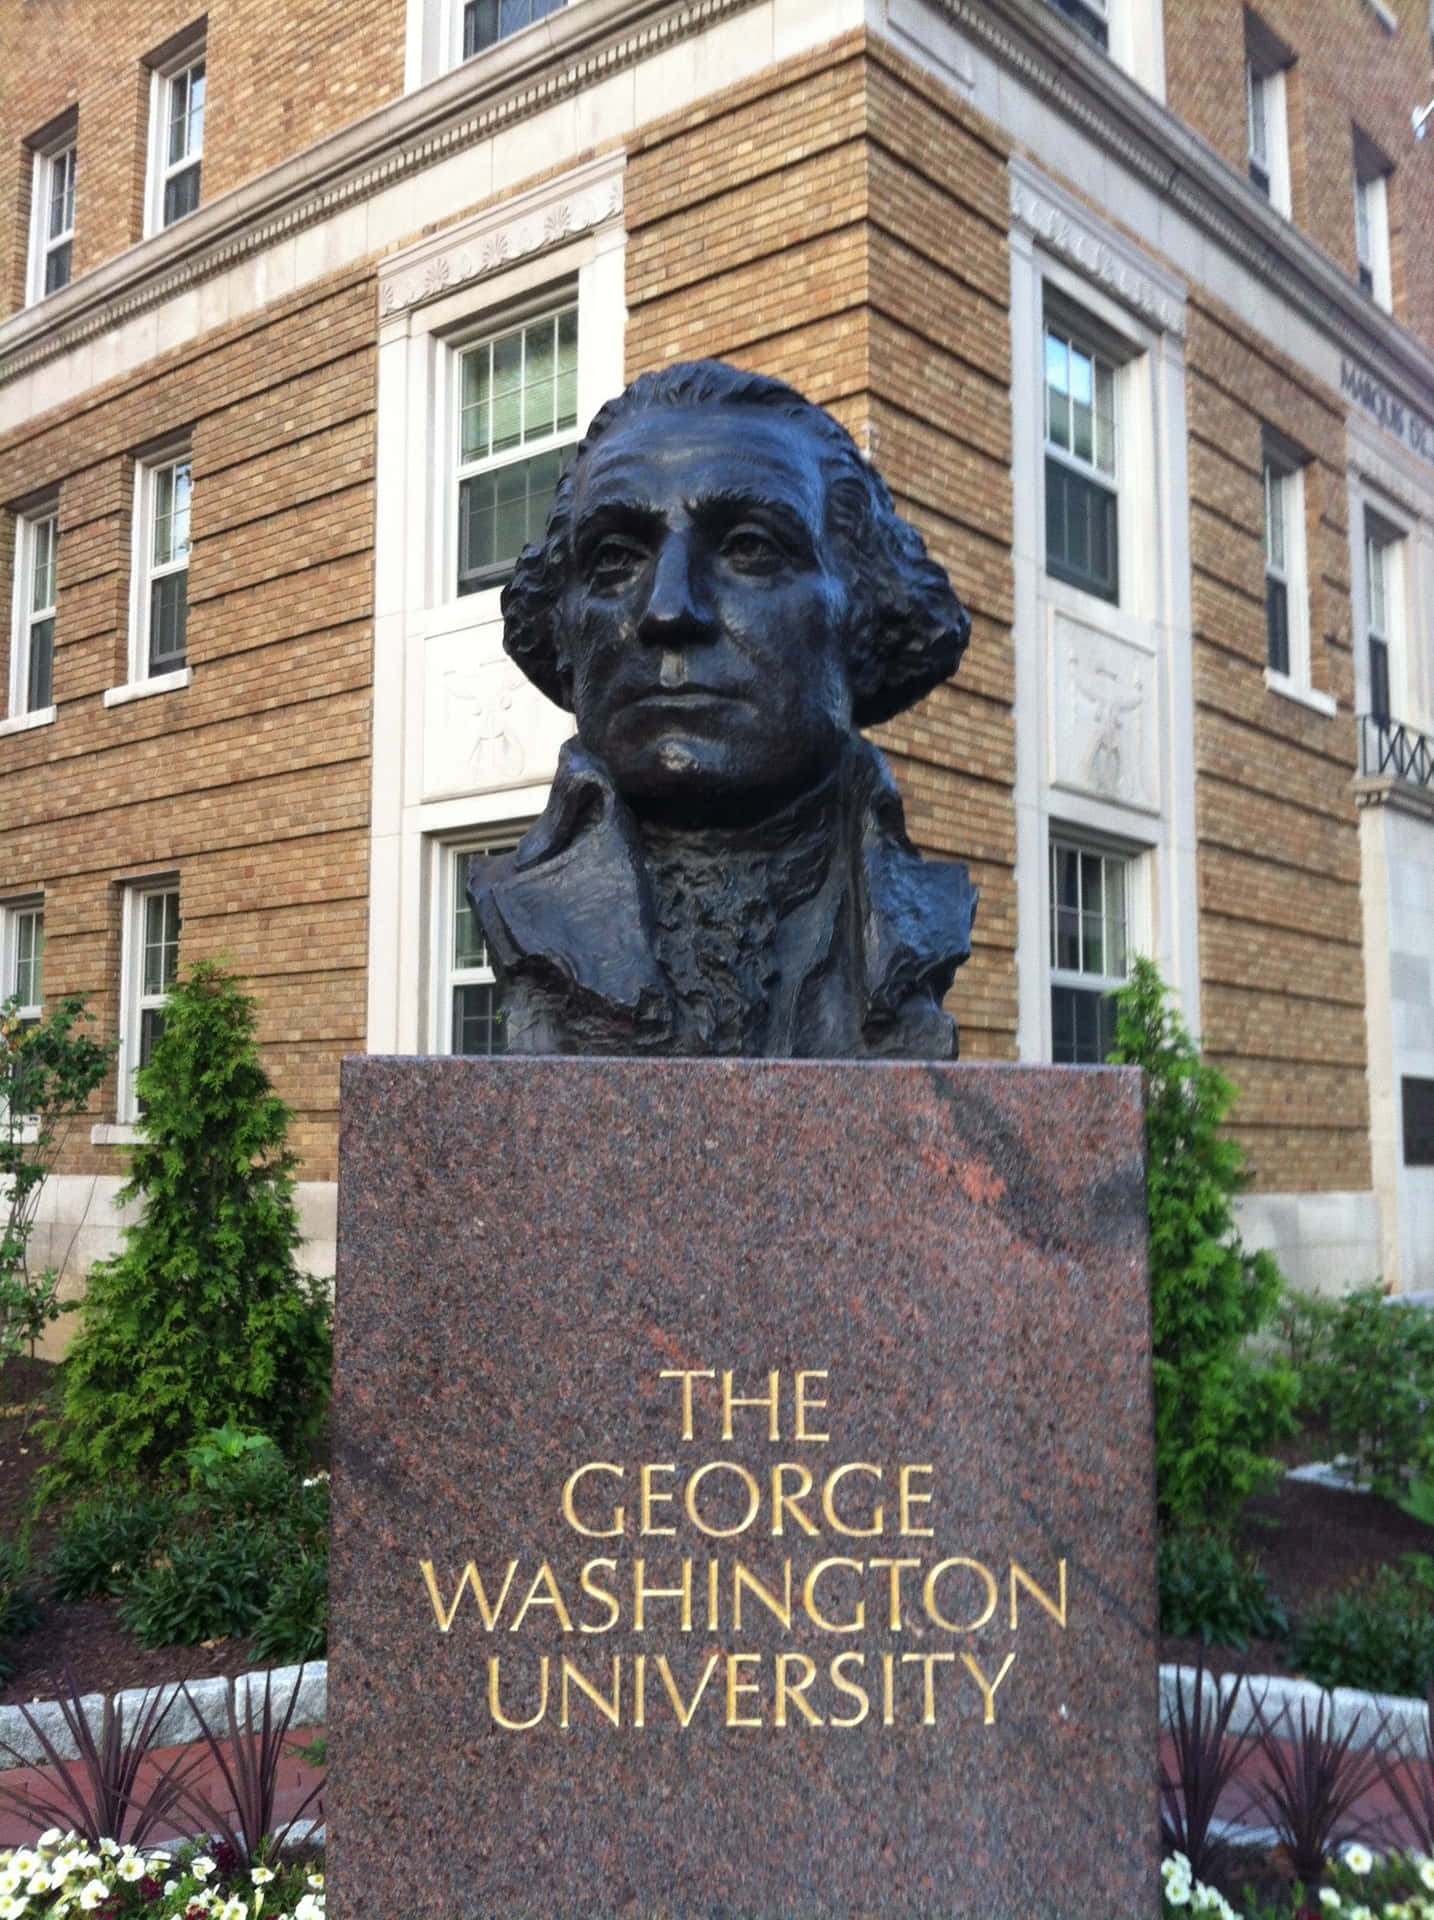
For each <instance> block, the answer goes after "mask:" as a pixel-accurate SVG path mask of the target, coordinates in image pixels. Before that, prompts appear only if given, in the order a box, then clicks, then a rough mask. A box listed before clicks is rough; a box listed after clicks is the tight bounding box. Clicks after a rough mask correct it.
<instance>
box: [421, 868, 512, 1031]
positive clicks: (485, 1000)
mask: <svg viewBox="0 0 1434 1920" xmlns="http://www.w3.org/2000/svg"><path fill="white" fill-rule="evenodd" d="M509 844H511V843H505V844H504V846H502V847H500V846H495V845H489V844H485V845H482V846H473V845H465V846H461V847H444V848H442V849H441V859H442V862H443V870H442V875H441V878H440V884H439V921H440V926H439V950H440V978H439V980H438V992H437V998H436V1005H435V1009H434V1010H435V1013H436V1015H437V1018H436V1021H435V1023H434V1024H435V1027H436V1032H435V1033H434V1046H435V1048H436V1049H437V1051H438V1052H439V1053H465V1054H486V1053H504V1052H506V1051H507V1034H506V1022H505V1020H504V1016H503V1014H502V1012H501V1011H500V1009H499V1006H498V987H497V983H496V981H495V979H494V975H493V964H492V961H491V960H490V959H489V956H488V948H487V944H486V943H485V941H484V939H483V934H482V932H481V930H480V928H479V926H478V922H477V921H476V920H475V918H474V917H473V909H472V908H471V907H470V906H469V904H468V893H467V886H468V862H469V860H470V858H471V857H472V856H473V855H474V854H475V853H499V852H502V851H506V847H507V845H509Z"/></svg>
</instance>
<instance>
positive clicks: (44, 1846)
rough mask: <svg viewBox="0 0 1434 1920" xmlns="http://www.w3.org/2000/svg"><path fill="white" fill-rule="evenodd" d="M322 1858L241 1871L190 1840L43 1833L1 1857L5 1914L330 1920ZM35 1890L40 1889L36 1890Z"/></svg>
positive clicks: (277, 1861) (121, 1919) (228, 1855)
mask: <svg viewBox="0 0 1434 1920" xmlns="http://www.w3.org/2000/svg"><path fill="white" fill-rule="evenodd" d="M322 1867H323V1859H322V1856H318V1857H317V1858H308V1857H306V1858H303V1859H283V1858H280V1857H279V1856H278V1855H275V1854H270V1855H268V1856H266V1859H265V1861H264V1862H263V1863H260V1864H257V1865H253V1866H240V1864H239V1862H238V1860H237V1858H236V1857H234V1855H233V1852H232V1849H231V1848H229V1847H227V1846H224V1845H222V1844H221V1845H219V1846H216V1847H214V1848H213V1850H212V1852H210V1851H208V1850H207V1846H201V1845H199V1844H198V1843H196V1842H192V1841H186V1842H183V1843H182V1844H179V1845H175V1844H174V1843H172V1842H171V1843H168V1844H165V1845H161V1846H154V1845H151V1846H150V1847H149V1848H148V1849H147V1850H141V1849H139V1848H137V1847H134V1846H126V1847H124V1848H121V1847H120V1846H119V1845H118V1844H117V1843H116V1842H115V1841H114V1840H112V1839H110V1838H109V1837H108V1836H104V1837H102V1838H101V1839H100V1841H99V1843H98V1845H97V1846H95V1847H94V1848H93V1849H91V1848H89V1847H88V1846H87V1845H86V1843H85V1842H84V1841H83V1840H81V1839H80V1838H79V1837H78V1836H77V1835H76V1834H74V1833H69V1834H60V1833H52V1834H46V1835H43V1836H42V1837H41V1838H40V1839H39V1840H36V1841H34V1842H33V1843H32V1844H31V1845H29V1846H21V1847H7V1848H5V1849H4V1851H3V1852H0V1885H10V1886H16V1885H18V1886H22V1887H25V1888H26V1889H27V1890H26V1892H24V1893H21V1894H0V1913H16V1914H19V1913H23V1914H24V1915H25V1920H47V1917H48V1916H55V1920H58V1916H60V1915H62V1914H68V1915H73V1914H76V1913H92V1914H94V1915H95V1916H96V1920H201V1917H202V1916H206V1915H207V1916H210V1917H211V1920H214V1917H215V1916H219V1917H220V1920H222V1917H223V1916H226V1915H228V1916H234V1915H245V1916H253V1915H255V1914H258V1913H259V1912H260V1911H261V1910H262V1912H263V1916H264V1920H324V1912H325V1906H324V1876H323V1872H322ZM30 1888H35V1889H36V1891H33V1892H31V1891H29V1889H30Z"/></svg>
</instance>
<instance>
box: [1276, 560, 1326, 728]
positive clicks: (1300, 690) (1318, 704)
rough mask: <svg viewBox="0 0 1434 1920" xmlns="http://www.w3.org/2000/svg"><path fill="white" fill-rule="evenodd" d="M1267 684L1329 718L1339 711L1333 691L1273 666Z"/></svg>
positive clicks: (1292, 648) (1283, 696) (1291, 644)
mask: <svg viewBox="0 0 1434 1920" xmlns="http://www.w3.org/2000/svg"><path fill="white" fill-rule="evenodd" d="M1303 584H1304V583H1302V585H1303ZM1306 644H1308V642H1306ZM1290 651H1291V653H1293V651H1294V638H1293V635H1291V640H1290ZM1265 685H1266V686H1267V687H1268V688H1269V690H1270V692H1271V693H1277V694H1279V696H1280V698H1281V699H1282V700H1294V701H1296V702H1297V703H1298V704H1299V705H1300V706H1302V707H1309V708H1311V709H1312V710H1313V711H1314V712H1315V713H1322V714H1324V715H1326V717H1328V718H1332V717H1333V716H1334V715H1335V714H1336V713H1338V712H1339V702H1338V701H1337V700H1336V699H1335V697H1334V695H1333V694H1332V693H1323V692H1321V690H1320V689H1319V688H1318V687H1309V686H1306V685H1305V684H1304V682H1303V681H1301V680H1299V679H1297V678H1295V676H1294V675H1292V674H1288V673H1277V672H1276V671H1275V669H1274V668H1273V667H1266V668H1265Z"/></svg>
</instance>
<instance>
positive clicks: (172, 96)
mask: <svg viewBox="0 0 1434 1920" xmlns="http://www.w3.org/2000/svg"><path fill="white" fill-rule="evenodd" d="M188 152H189V75H188V74H187V73H177V74H175V76H174V78H173V79H172V80H171V81H170V83H169V153H168V161H169V165H170V166H173V165H174V164H175V162H176V161H179V160H183V159H184V157H185V156H186V154H187V153H188Z"/></svg>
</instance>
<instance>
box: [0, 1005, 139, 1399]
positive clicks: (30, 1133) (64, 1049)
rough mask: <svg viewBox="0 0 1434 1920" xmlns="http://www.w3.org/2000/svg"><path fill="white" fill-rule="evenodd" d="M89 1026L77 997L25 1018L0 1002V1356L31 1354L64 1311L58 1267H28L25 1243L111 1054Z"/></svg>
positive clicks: (83, 1006)
mask: <svg viewBox="0 0 1434 1920" xmlns="http://www.w3.org/2000/svg"><path fill="white" fill-rule="evenodd" d="M90 1024H91V1022H90V1016H89V1015H88V1014H87V1013H86V1012H85V1003H84V1000H83V998H82V997H80V996H78V995H74V996H71V997H70V998H68V999H65V1000H62V1001H61V1002H60V1004H59V1005H58V1006H57V1007H56V1008H55V1009H54V1010H53V1012H51V1013H49V1014H47V1015H46V1016H45V1018H44V1019H42V1020H39V1021H36V1022H33V1023H30V1024H27V1023H25V1022H23V1021H22V1020H21V1019H20V1014H19V1003H18V1001H16V1000H14V999H10V1000H7V1001H5V1002H4V1003H3V1004H0V1361H3V1360H5V1359H8V1358H9V1357H10V1356H11V1355H13V1354H18V1353H20V1352H21V1351H22V1349H23V1348H24V1347H25V1346H27V1345H28V1347H29V1349H30V1352H31V1354H32V1355H33V1354H34V1351H35V1346H36V1343H37V1342H38V1341H39V1339H40V1337H41V1335H42V1334H43V1333H44V1331H45V1328H46V1327H47V1326H48V1325H49V1324H50V1322H51V1321H53V1320H57V1319H58V1318H59V1316H60V1315H61V1314H62V1313H65V1312H68V1311H69V1303H62V1302H61V1301H60V1299H59V1297H58V1291H59V1283H60V1276H59V1274H58V1272H57V1271H56V1269H55V1268H53V1267H45V1268H43V1269H42V1270H41V1271H40V1272H38V1273H35V1272H32V1270H31V1267H30V1241H31V1238H32V1237H33V1234H34V1231H35V1217H36V1213H37V1211H38V1209H39V1205H40V1191H41V1189H42V1188H43V1186H44V1184H45V1181H46V1180H47V1179H48V1178H49V1175H50V1171H51V1169H52V1168H53V1166H54V1164H55V1161H56V1160H57V1159H58V1157H59V1154H60V1151H61V1149H62V1148H63V1146H64V1144H65V1141H66V1139H67V1138H68V1136H69V1133H70V1129H71V1127H72V1126H73V1124H74V1122H75V1120H76V1118H77V1117H78V1116H79V1115H80V1114H82V1113H83V1112H84V1111H85V1109H86V1107H87V1106H88V1105H89V1100H90V1095H91V1094H92V1093H93V1092H94V1091H95V1089H96V1087H98V1086H99V1084H100V1082H101V1081H102V1080H103V1079H104V1077H105V1074H106V1073H107V1072H108V1071H109V1064H110V1060H111V1059H112V1057H113V1054H114V1048H113V1047H112V1046H105V1045H103V1044H101V1042H99V1041H97V1040H95V1039H94V1038H93V1037H92V1036H91V1034H90V1032H89V1027H90Z"/></svg>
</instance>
